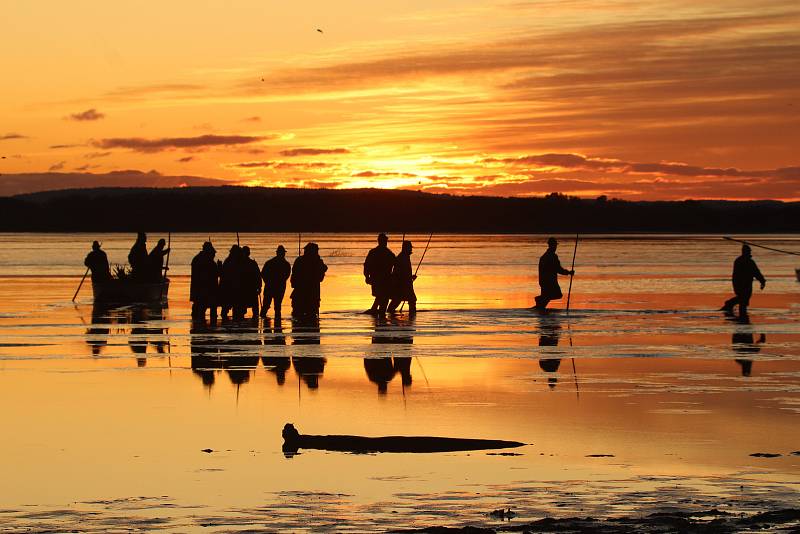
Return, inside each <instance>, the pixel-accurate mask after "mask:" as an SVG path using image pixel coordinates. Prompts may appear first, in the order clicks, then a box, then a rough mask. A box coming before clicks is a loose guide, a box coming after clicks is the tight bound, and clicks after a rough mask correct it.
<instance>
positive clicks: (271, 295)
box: [261, 245, 292, 319]
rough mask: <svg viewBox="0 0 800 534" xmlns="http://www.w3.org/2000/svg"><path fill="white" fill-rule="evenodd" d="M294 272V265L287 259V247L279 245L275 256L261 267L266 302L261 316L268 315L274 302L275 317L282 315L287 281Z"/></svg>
mask: <svg viewBox="0 0 800 534" xmlns="http://www.w3.org/2000/svg"><path fill="white" fill-rule="evenodd" d="M291 272H292V266H291V265H289V262H288V261H286V249H285V248H283V245H278V248H277V249H275V257H274V258H272V259H271V260H267V261H266V262H264V267H263V268H262V269H261V278H262V279H263V280H264V303H263V306H262V307H261V317H266V316H267V310H268V309H269V308H270V305H271V304H273V303H274V306H275V319H278V318H279V317H280V316H281V304H282V303H283V295H284V294H285V293H286V281H287V280H288V279H289V275H290V274H291Z"/></svg>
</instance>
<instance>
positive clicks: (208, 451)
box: [200, 449, 214, 453]
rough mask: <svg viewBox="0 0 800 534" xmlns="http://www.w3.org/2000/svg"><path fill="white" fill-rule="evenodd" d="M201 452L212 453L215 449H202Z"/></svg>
mask: <svg viewBox="0 0 800 534" xmlns="http://www.w3.org/2000/svg"><path fill="white" fill-rule="evenodd" d="M200 452H207V453H212V452H214V449H200Z"/></svg>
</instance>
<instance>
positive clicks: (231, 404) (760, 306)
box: [0, 234, 800, 532]
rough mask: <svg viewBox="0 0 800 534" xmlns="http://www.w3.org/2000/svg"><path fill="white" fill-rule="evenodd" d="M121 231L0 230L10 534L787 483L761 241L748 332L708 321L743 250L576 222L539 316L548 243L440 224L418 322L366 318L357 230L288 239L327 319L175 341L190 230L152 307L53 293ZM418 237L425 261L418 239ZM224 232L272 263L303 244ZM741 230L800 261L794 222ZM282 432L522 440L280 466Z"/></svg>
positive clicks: (302, 524) (786, 314)
mask: <svg viewBox="0 0 800 534" xmlns="http://www.w3.org/2000/svg"><path fill="white" fill-rule="evenodd" d="M132 237H133V236H129V235H119V234H116V235H104V236H87V235H80V234H47V235H41V234H13V235H9V234H6V235H0V244H2V246H0V250H2V253H0V400H2V405H3V406H4V408H5V409H4V417H3V439H2V440H0V458H2V460H0V462H2V466H3V473H4V481H5V484H3V485H2V486H0V520H2V521H3V524H4V525H5V526H6V528H9V529H20V530H22V529H24V528H27V527H30V526H34V527H37V528H42V529H47V528H50V529H53V530H69V529H76V528H80V529H82V530H96V531H107V530H108V529H109V528H111V527H112V526H118V525H133V526H134V527H136V528H141V529H145V530H155V529H165V530H173V531H180V532H183V531H186V530H194V529H197V530H204V531H210V532H214V531H226V532H227V531H232V530H233V531H238V530H247V529H256V528H272V529H278V530H286V531H302V530H311V531H315V530H336V531H358V532H363V531H368V530H382V529H386V528H397V527H408V526H425V525H464V524H475V525H495V524H499V520H498V519H493V518H491V517H489V516H488V515H487V513H488V512H489V511H491V510H494V509H497V508H500V507H506V508H508V507H511V508H512V509H513V510H514V511H515V512H517V514H518V516H517V517H516V518H515V519H514V521H530V520H534V519H538V518H540V517H544V516H575V515H580V516H585V515H590V514H591V515H595V516H597V517H608V516H616V515H620V514H630V513H635V514H641V513H646V512H649V511H656V510H663V509H665V508H670V507H674V508H688V509H698V510H700V509H708V508H712V507H727V508H726V509H729V510H731V511H736V512H740V511H741V512H755V511H759V510H763V509H773V508H779V507H791V506H796V502H797V501H798V496H800V495H799V493H798V491H799V490H800V476H798V475H800V433H798V431H797V423H798V421H799V420H800V322H798V319H800V295H799V294H798V290H800V284H798V283H797V281H796V280H795V277H794V267H796V266H798V265H796V264H798V262H796V261H795V260H796V259H797V258H795V257H791V256H785V255H779V254H774V253H770V252H766V251H758V250H756V252H755V258H756V261H757V262H758V263H759V265H760V267H761V269H762V271H763V272H764V274H765V275H766V277H767V279H768V284H767V288H766V290H765V291H763V292H760V291H758V290H756V291H755V293H754V296H753V302H752V308H751V318H750V321H749V322H742V321H738V320H734V319H731V318H726V317H725V316H724V315H722V314H721V313H719V312H716V311H714V310H715V309H716V308H718V307H719V305H720V304H721V302H722V300H724V299H725V298H727V296H728V293H729V288H730V282H729V279H728V278H729V276H730V267H731V263H732V261H733V259H734V258H735V257H736V255H737V253H738V248H739V247H738V245H735V244H732V243H729V242H726V241H724V240H722V239H720V238H719V237H716V236H701V237H697V236H691V237H686V236H659V237H648V236H590V237H587V238H582V239H581V242H580V245H579V248H578V255H577V262H576V271H577V276H576V277H575V280H574V285H573V293H572V298H571V307H572V310H571V311H570V313H569V314H567V313H566V312H565V311H564V310H563V309H562V310H558V309H557V310H554V311H553V312H552V313H548V314H546V315H540V314H537V313H534V312H532V311H531V310H529V309H527V307H528V306H530V305H531V303H532V299H533V295H534V294H535V292H534V288H535V285H536V278H535V269H534V265H535V261H536V259H537V258H538V255H539V254H540V253H541V252H542V251H543V249H544V239H545V238H546V236H434V237H433V240H432V242H431V247H430V249H429V250H428V252H427V254H426V256H425V261H424V263H423V264H422V267H421V268H420V271H419V275H420V276H419V279H418V281H417V283H416V289H417V294H418V295H419V299H420V301H419V307H420V309H421V312H420V313H418V314H417V316H416V318H413V319H412V318H409V317H407V316H406V315H401V316H399V317H397V318H394V319H391V320H388V321H386V322H378V323H376V321H375V320H373V319H372V318H370V317H369V316H365V315H362V314H360V313H358V312H359V311H361V310H364V309H366V308H368V307H369V305H370V303H371V297H370V296H369V288H368V287H367V286H365V285H364V284H363V278H362V276H361V262H362V261H363V258H364V255H365V254H366V251H367V250H368V249H369V248H370V247H371V246H372V245H373V239H374V236H367V235H338V234H337V235H313V236H304V237H303V240H304V241H305V240H315V241H317V242H319V243H320V247H321V254H322V256H323V258H324V259H325V261H326V263H328V264H329V266H330V270H329V271H328V275H327V276H326V279H325V281H324V282H323V289H322V291H323V304H322V314H321V318H320V325H319V329H318V331H317V330H316V329H314V328H308V327H302V326H295V325H293V324H292V323H291V321H290V320H288V319H284V320H283V321H281V322H280V324H276V323H275V322H274V321H271V320H270V321H267V322H261V323H252V322H245V323H242V324H225V325H222V326H220V327H216V328H201V329H197V330H195V331H192V329H191V327H190V322H189V303H188V301H187V295H188V282H189V279H188V264H189V262H190V260H191V257H192V255H193V254H194V253H195V252H196V250H197V249H199V245H200V243H201V242H202V241H203V240H204V239H207V238H208V236H207V235H188V234H180V235H173V236H172V245H173V253H172V254H171V258H170V266H171V268H172V269H171V271H170V273H171V278H172V282H173V284H172V287H171V288H170V300H169V306H168V307H167V308H166V309H163V310H162V309H146V308H140V307H125V308H117V309H101V308H93V306H92V301H91V287H90V285H88V284H87V286H85V287H84V288H83V289H82V291H81V293H80V294H79V298H78V301H77V303H76V305H73V304H72V303H71V302H70V299H71V297H72V293H73V292H74V290H75V287H76V286H77V284H78V281H79V280H80V276H81V275H82V274H83V268H82V260H83V256H84V255H85V253H86V252H87V250H88V245H89V244H90V243H91V240H92V239H95V238H99V239H100V240H102V241H103V243H104V248H105V249H106V250H107V252H108V254H109V257H110V259H111V261H112V262H122V261H123V260H124V258H125V257H126V255H127V249H128V247H129V246H130V244H131V242H132ZM155 237H159V236H151V239H152V238H155ZM393 237H396V236H393ZM410 237H411V238H412V239H413V240H414V242H415V246H416V251H415V257H416V258H419V257H420V256H421V253H422V249H424V244H425V242H426V240H427V238H428V236H410ZM212 238H213V239H214V242H215V244H216V245H217V248H218V249H220V250H222V249H224V248H227V246H229V245H230V244H231V242H232V240H234V239H235V237H234V236H229V235H227V236H223V235H213V236H212ZM241 240H242V244H249V245H250V246H251V248H253V251H254V254H253V255H254V257H255V258H256V259H257V260H259V262H263V261H264V260H265V259H267V257H268V256H269V253H270V251H271V250H273V249H274V248H275V246H276V245H277V244H279V243H283V244H285V245H286V246H287V248H289V249H292V248H293V247H295V246H296V240H297V236H296V235H294V236H291V235H270V234H254V235H251V234H243V235H241ZM758 241H759V242H764V243H767V244H770V245H771V246H775V247H778V248H785V249H789V250H800V238H798V237H796V236H766V237H764V236H761V237H759V238H758ZM572 243H573V242H572V240H571V238H569V237H566V236H565V237H564V238H563V239H562V248H561V249H560V250H559V252H560V255H561V259H562V262H563V263H564V264H569V262H570V260H571V255H572ZM390 245H391V244H390ZM394 248H397V247H394ZM567 284H568V280H566V279H565V280H564V281H563V282H562V288H563V289H564V291H565V293H566V289H567ZM285 305H286V306H287V308H288V299H287V302H286V303H285ZM554 305H555V307H556V308H564V306H565V302H564V301H562V302H558V303H554ZM270 315H271V314H270ZM286 422H292V423H294V424H295V425H296V426H297V427H298V428H299V429H300V431H301V432H305V433H310V434H358V435H371V436H381V435H440V436H450V437H471V438H488V439H508V440H518V441H522V442H524V443H527V444H528V445H526V446H524V447H521V448H519V449H514V450H512V451H493V452H492V451H490V452H486V451H474V452H459V453H439V454H369V455H355V454H344V453H335V452H325V451H316V450H301V453H300V454H298V455H296V456H294V457H291V458H286V457H284V455H283V453H282V452H281V443H282V440H281V437H280V430H281V427H282V426H283V424H284V423H286ZM202 449H211V450H212V452H210V453H208V452H203V451H202ZM499 452H513V453H514V455H506V454H502V455H501V454H497V453H499ZM755 453H768V454H770V455H772V454H776V455H779V456H774V457H761V456H751V454H755ZM792 453H796V454H792Z"/></svg>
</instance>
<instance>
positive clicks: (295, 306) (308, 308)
mask: <svg viewBox="0 0 800 534" xmlns="http://www.w3.org/2000/svg"><path fill="white" fill-rule="evenodd" d="M327 270H328V266H327V265H325V262H323V261H322V258H320V257H319V245H317V244H316V243H308V244H306V246H305V247H304V248H303V255H302V256H300V257H298V258H297V259H296V260H295V261H294V266H293V267H292V276H291V283H292V288H293V291H292V295H291V297H292V315H293V316H294V317H317V316H318V315H319V304H320V284H321V283H322V280H323V279H324V278H325V272H326V271H327Z"/></svg>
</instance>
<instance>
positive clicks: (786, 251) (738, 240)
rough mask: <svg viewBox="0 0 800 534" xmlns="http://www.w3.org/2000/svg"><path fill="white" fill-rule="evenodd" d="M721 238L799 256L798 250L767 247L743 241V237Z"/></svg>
mask: <svg viewBox="0 0 800 534" xmlns="http://www.w3.org/2000/svg"><path fill="white" fill-rule="evenodd" d="M722 239H727V240H728V241H736V242H737V243H743V244H745V245H750V246H751V247H758V248H763V249H766V250H771V251H772V252H780V253H781V254H791V255H792V256H800V252H792V251H790V250H781V249H779V248H772V247H767V246H764V245H759V244H758V243H753V242H751V241H744V240H743V239H734V238H732V237H727V236H725V237H723V238H722Z"/></svg>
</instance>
